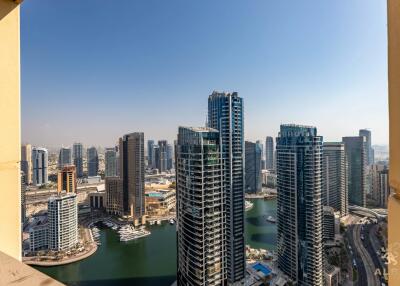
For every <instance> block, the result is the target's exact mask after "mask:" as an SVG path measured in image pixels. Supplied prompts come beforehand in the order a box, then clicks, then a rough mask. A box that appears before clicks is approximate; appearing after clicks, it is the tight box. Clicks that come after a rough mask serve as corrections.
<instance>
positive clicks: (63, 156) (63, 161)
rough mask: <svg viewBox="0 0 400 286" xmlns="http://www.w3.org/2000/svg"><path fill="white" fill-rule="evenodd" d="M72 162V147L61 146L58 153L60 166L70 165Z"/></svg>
mask: <svg viewBox="0 0 400 286" xmlns="http://www.w3.org/2000/svg"><path fill="white" fill-rule="evenodd" d="M71 164H72V153H71V148H66V147H61V149H60V153H59V155H58V168H60V169H61V168H62V167H64V166H68V165H71Z"/></svg>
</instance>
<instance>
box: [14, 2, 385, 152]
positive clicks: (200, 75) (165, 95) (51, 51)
mask: <svg viewBox="0 0 400 286" xmlns="http://www.w3.org/2000/svg"><path fill="white" fill-rule="evenodd" d="M78 3H79V4H78ZM77 4H78V5H77ZM21 43H22V45H21V64H22V140H23V141H24V142H30V143H32V144H34V145H45V146H61V145H65V146H69V145H72V143H73V142H75V141H78V142H83V143H84V144H85V145H95V146H113V145H115V144H116V142H117V140H118V137H120V136H122V135H123V134H125V133H129V132H134V131H143V132H144V133H145V138H146V139H155V140H158V139H167V140H169V141H171V142H172V141H173V140H174V139H175V138H176V134H177V130H178V126H203V125H204V124H205V121H206V115H207V98H208V95H209V94H211V92H212V91H213V90H219V91H224V90H225V91H237V92H239V95H240V96H242V97H243V98H244V108H245V136H246V139H248V140H252V141H255V140H257V139H260V140H263V141H264V140H265V136H267V135H270V136H273V137H276V136H277V132H278V130H279V125H280V124H281V123H297V124H307V125H314V126H316V127H317V128H318V133H319V134H320V135H323V136H324V140H325V141H340V140H341V137H342V136H351V135H358V130H359V129H361V128H369V129H370V130H371V131H372V143H373V144H380V145H385V144H387V142H388V114H387V109H388V107H387V59H386V58H387V51H386V49H387V38H386V3H385V1H376V0H363V1H348V0H336V1H311V0H305V1H282V0H271V1H265V0H255V1H228V0H223V1H211V0H205V1H184V0H171V1H153V0H137V1H131V0H120V1H118V4H116V3H115V1H105V0H85V1H67V0H58V1H50V0H30V1H25V2H24V3H23V4H22V9H21Z"/></svg>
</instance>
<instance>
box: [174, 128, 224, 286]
mask: <svg viewBox="0 0 400 286" xmlns="http://www.w3.org/2000/svg"><path fill="white" fill-rule="evenodd" d="M176 182H177V184H176V187H177V248H178V249H177V250H178V271H177V272H178V273H177V282H178V285H204V286H205V285H226V264H225V263H226V262H225V258H226V254H225V247H224V234H225V232H224V204H225V202H224V198H223V188H224V182H223V165H222V161H221V154H220V145H219V132H218V131H217V130H215V129H211V128H205V127H200V128H191V127H188V128H186V127H180V128H179V133H178V142H177V149H176Z"/></svg>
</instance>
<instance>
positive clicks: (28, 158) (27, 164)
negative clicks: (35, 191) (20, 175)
mask: <svg viewBox="0 0 400 286" xmlns="http://www.w3.org/2000/svg"><path fill="white" fill-rule="evenodd" d="M21 171H22V172H24V173H25V181H26V184H27V185H29V184H31V183H32V146H31V144H25V145H22V146H21Z"/></svg>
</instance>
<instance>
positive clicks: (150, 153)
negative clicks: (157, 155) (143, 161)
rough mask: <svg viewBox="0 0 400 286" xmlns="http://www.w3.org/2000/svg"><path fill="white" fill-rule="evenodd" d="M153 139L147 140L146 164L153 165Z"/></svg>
mask: <svg viewBox="0 0 400 286" xmlns="http://www.w3.org/2000/svg"><path fill="white" fill-rule="evenodd" d="M153 160H154V140H147V166H148V167H153Z"/></svg>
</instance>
